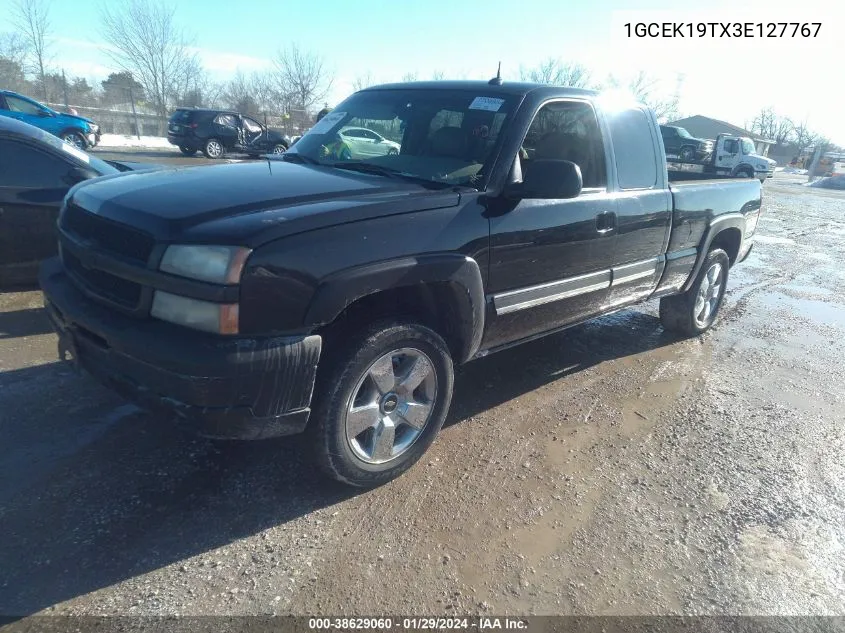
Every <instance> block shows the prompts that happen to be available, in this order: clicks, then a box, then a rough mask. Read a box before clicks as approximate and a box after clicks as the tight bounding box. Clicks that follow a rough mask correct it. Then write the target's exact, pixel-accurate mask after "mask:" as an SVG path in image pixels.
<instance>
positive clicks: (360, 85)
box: [352, 70, 375, 92]
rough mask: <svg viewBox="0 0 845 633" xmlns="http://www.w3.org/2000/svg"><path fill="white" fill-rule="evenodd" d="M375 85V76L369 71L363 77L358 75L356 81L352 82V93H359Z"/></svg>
mask: <svg viewBox="0 0 845 633" xmlns="http://www.w3.org/2000/svg"><path fill="white" fill-rule="evenodd" d="M374 83H375V81H373V76H372V74H370V71H369V70H368V71H367V72H366V73H364V74H363V75H358V76H357V77H355V79H353V80H352V91H353V92H358V91H359V90H363V89H364V88H369V87H370V86H372V85H373V84H374Z"/></svg>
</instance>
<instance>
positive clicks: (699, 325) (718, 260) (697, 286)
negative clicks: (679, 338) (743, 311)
mask: <svg viewBox="0 0 845 633" xmlns="http://www.w3.org/2000/svg"><path fill="white" fill-rule="evenodd" d="M730 264H731V263H730V259H728V254H727V253H726V252H725V251H723V250H722V249H721V248H714V249H713V250H711V251H710V252H709V253H707V257H706V258H705V260H704V264H702V266H701V270H700V271H699V272H698V276H697V277H696V278H695V282H694V283H693V284H692V287H691V288H690V289H689V290H687V291H686V292H685V293H683V294H680V295H672V296H669V297H663V298H662V299H661V300H660V322H661V323H662V324H663V327H664V328H665V329H666V330H669V331H670V332H678V333H680V334H684V335H686V336H698V335H699V334H703V333H704V332H706V331H707V330H709V329H710V327H711V326H712V325H713V323H715V321H716V316H717V315H718V312H719V308H721V307H722V300H723V299H724V297H725V288H726V287H727V284H728V271H729V269H730Z"/></svg>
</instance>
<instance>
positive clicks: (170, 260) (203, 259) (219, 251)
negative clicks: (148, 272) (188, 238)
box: [158, 245, 252, 284]
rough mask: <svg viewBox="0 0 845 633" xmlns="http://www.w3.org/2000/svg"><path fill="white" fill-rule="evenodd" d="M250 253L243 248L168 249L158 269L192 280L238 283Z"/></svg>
mask: <svg viewBox="0 0 845 633" xmlns="http://www.w3.org/2000/svg"><path fill="white" fill-rule="evenodd" d="M251 252H252V251H251V250H250V249H248V248H242V247H240V246H190V245H175V246H168V247H167V250H166V251H164V257H162V258H161V264H159V267H158V268H159V270H161V271H162V272H166V273H171V274H173V275H179V276H180V277H188V278H189V279H197V280H199V281H208V282H211V283H215V284H236V283H239V282H240V280H241V272H243V268H244V264H245V263H246V258H247V257H249V254H250V253H251Z"/></svg>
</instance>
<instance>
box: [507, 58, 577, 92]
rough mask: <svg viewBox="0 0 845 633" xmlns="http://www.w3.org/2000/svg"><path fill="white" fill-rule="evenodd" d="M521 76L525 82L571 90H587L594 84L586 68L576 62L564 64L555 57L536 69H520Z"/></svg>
mask: <svg viewBox="0 0 845 633" xmlns="http://www.w3.org/2000/svg"><path fill="white" fill-rule="evenodd" d="M519 76H520V79H522V80H523V81H531V82H533V83H538V84H551V85H555V86H569V87H571V88H587V87H590V85H591V83H592V76H591V73H590V71H589V69H587V67H586V66H583V65H582V64H578V63H575V62H563V61H561V60H559V59H555V58H553V57H550V58H548V59H547V60H545V61H543V62H541V63H540V64H538V65H537V66H535V67H534V68H520V69H519Z"/></svg>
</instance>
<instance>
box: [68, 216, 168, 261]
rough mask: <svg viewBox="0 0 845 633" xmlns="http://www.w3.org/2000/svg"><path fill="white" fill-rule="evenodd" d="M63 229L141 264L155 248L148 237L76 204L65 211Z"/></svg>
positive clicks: (98, 246)
mask: <svg viewBox="0 0 845 633" xmlns="http://www.w3.org/2000/svg"><path fill="white" fill-rule="evenodd" d="M62 228H63V229H65V230H66V231H67V232H68V233H71V234H73V235H75V236H77V237H80V238H82V239H83V240H84V241H86V242H90V243H92V244H94V245H95V246H96V247H97V248H99V249H102V250H104V251H107V252H110V253H114V254H115V255H120V256H121V257H126V258H129V259H134V260H137V261H140V262H144V263H146V261H147V259H149V257H150V253H151V252H152V250H153V246H154V245H155V240H153V237H152V236H151V235H148V234H147V233H143V232H142V231H139V230H137V229H133V228H132V227H130V226H126V225H124V224H119V223H118V222H113V221H111V220H108V219H106V218H103V217H100V216H99V215H96V214H94V213H89V212H88V211H86V210H85V209H82V208H81V207H78V206H76V205H75V204H69V205H67V207H66V208H65V211H64V213H63V214H62Z"/></svg>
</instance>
